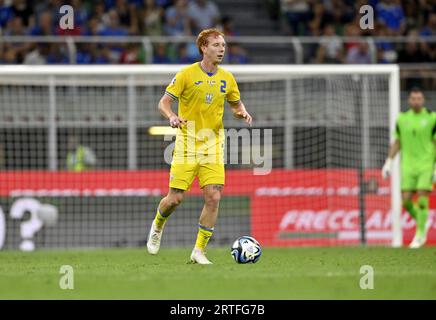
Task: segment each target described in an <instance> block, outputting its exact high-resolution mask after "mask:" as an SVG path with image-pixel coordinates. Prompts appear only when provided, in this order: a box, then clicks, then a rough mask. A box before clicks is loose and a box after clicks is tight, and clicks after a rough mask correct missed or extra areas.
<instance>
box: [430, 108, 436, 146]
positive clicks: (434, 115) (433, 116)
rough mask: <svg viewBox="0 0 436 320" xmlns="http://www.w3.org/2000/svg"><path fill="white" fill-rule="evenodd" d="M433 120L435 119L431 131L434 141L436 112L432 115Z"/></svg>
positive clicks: (435, 138)
mask: <svg viewBox="0 0 436 320" xmlns="http://www.w3.org/2000/svg"><path fill="white" fill-rule="evenodd" d="M432 118H433V129H432V131H431V135H432V137H433V140H436V113H435V112H433V113H432Z"/></svg>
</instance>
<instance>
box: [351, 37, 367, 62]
mask: <svg viewBox="0 0 436 320" xmlns="http://www.w3.org/2000/svg"><path fill="white" fill-rule="evenodd" d="M346 62H347V63H351V64H369V63H371V53H370V51H369V46H368V43H367V42H366V41H363V42H360V43H359V44H358V45H357V46H354V47H352V48H351V49H350V50H348V53H347V58H346Z"/></svg>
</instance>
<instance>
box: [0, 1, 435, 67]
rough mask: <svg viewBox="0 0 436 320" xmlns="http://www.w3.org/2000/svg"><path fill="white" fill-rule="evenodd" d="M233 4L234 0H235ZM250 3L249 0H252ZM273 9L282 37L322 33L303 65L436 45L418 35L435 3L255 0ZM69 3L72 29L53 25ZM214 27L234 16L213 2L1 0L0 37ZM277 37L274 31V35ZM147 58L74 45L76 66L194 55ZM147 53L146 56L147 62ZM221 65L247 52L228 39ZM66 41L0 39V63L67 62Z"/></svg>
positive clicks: (428, 50)
mask: <svg viewBox="0 0 436 320" xmlns="http://www.w3.org/2000/svg"><path fill="white" fill-rule="evenodd" d="M235 1H236V0H235ZM253 1H254V0H253ZM262 1H263V2H264V4H265V7H269V8H275V11H276V12H274V13H273V14H272V15H271V16H272V17H273V18H276V19H279V20H280V21H282V22H284V23H282V32H281V34H282V35H295V36H328V37H329V38H328V39H325V40H322V41H321V42H320V43H319V44H316V45H315V46H313V48H312V49H311V50H307V52H308V54H309V56H310V59H309V60H308V61H307V59H306V61H307V62H310V63H372V62H377V63H395V62H398V63H414V62H434V61H436V43H435V42H433V43H427V42H424V41H420V40H419V36H422V37H425V36H436V2H434V1H431V0H369V1H368V0H357V1H354V0H262ZM65 4H69V5H71V6H72V7H73V8H74V24H75V26H74V29H72V30H63V29H61V28H60V27H59V20H60V18H61V16H62V14H60V13H59V8H60V7H61V6H62V5H65ZM366 4H369V5H371V6H372V7H373V8H374V13H375V25H374V29H367V30H363V29H362V28H360V26H359V22H360V19H361V16H362V15H361V14H360V13H359V8H360V7H361V6H363V5H366ZM209 27H218V28H220V29H221V30H223V31H224V33H225V34H226V35H232V36H237V35H238V33H237V30H235V29H234V27H233V21H232V19H231V18H229V17H223V16H222V15H221V13H220V10H219V7H218V6H217V4H216V3H215V2H213V0H96V1H91V0H71V1H65V0H64V1H61V0H45V1H30V0H0V37H1V36H26V35H30V36H44V35H58V36H65V35H73V36H77V35H82V36H127V35H136V36H142V35H149V36H162V35H163V36H182V35H188V36H189V35H196V34H198V32H199V30H202V29H204V28H209ZM274 35H280V34H274ZM340 36H354V37H360V36H407V37H410V41H407V43H406V44H405V45H403V44H398V43H394V42H390V41H377V42H376V43H375V45H376V49H377V55H376V56H377V58H376V61H374V60H373V59H372V55H371V52H370V48H369V46H368V44H367V43H364V42H346V43H344V42H343V40H342V39H341V37H340ZM153 51H154V55H153V57H146V52H145V51H144V49H143V45H142V44H141V43H135V44H134V43H130V44H120V43H116V44H115V43H113V44H110V45H109V44H102V43H78V44H77V53H76V57H75V59H76V61H73V62H75V63H77V64H89V63H93V64H105V63H145V62H146V61H152V62H153V63H182V64H185V63H191V62H194V61H196V60H198V59H199V53H198V50H197V48H196V47H195V44H194V43H188V44H184V43H182V44H177V45H168V44H166V43H157V44H154V50H153ZM147 58H148V59H147ZM226 58H227V61H226V62H228V63H249V62H250V60H249V56H247V52H246V51H245V50H244V49H243V48H242V47H241V46H239V45H237V44H230V45H229V48H228V52H227V57H226ZM70 62H71V61H70V57H69V56H68V48H67V46H66V44H51V43H42V42H40V43H19V42H2V41H0V63H2V64H14V63H26V64H43V63H49V64H63V63H70Z"/></svg>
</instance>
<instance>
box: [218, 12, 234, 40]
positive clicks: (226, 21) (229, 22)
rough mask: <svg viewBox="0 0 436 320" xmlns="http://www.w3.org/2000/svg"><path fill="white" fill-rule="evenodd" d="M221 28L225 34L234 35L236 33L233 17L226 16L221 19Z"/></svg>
mask: <svg viewBox="0 0 436 320" xmlns="http://www.w3.org/2000/svg"><path fill="white" fill-rule="evenodd" d="M221 30H222V32H223V33H224V35H225V36H231V37H235V36H237V35H238V33H237V32H236V30H235V26H234V24H233V19H232V18H230V17H228V16H225V17H223V18H222V19H221Z"/></svg>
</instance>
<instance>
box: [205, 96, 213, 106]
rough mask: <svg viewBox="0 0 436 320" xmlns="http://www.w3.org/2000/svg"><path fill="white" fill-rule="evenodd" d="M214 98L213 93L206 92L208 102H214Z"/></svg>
mask: <svg viewBox="0 0 436 320" xmlns="http://www.w3.org/2000/svg"><path fill="white" fill-rule="evenodd" d="M212 99H213V94H212V93H206V103H207V104H211V103H212Z"/></svg>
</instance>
